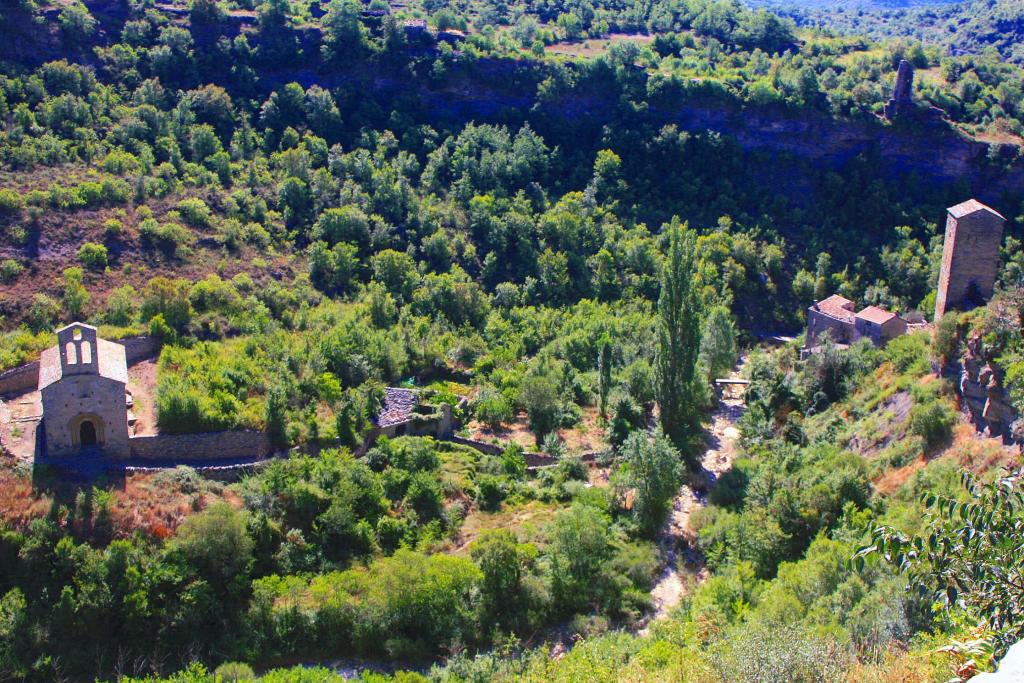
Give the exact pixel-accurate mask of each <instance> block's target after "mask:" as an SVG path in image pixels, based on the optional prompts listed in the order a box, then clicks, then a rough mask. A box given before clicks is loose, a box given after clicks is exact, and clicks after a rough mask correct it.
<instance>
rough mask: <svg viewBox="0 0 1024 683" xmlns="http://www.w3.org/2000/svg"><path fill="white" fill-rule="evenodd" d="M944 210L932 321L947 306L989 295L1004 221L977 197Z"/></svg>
mask: <svg viewBox="0 0 1024 683" xmlns="http://www.w3.org/2000/svg"><path fill="white" fill-rule="evenodd" d="M946 211H947V213H948V215H947V216H946V240H945V242H944V243H943V246H942V269H941V270H940V271H939V291H938V295H937V297H936V299H935V321H936V322H938V320H939V318H941V317H942V316H943V314H945V312H946V311H948V310H950V309H953V308H963V307H965V306H968V307H969V306H977V305H980V304H983V303H985V302H986V301H988V300H989V298H990V297H991V296H992V290H993V288H994V287H995V283H996V275H997V274H998V272H999V245H1000V244H1001V243H1002V241H1003V223H1005V222H1006V219H1005V218H1003V217H1002V216H1001V215H999V213H998V212H996V211H995V210H994V209H992V208H990V207H988V206H985V205H984V204H982V203H981V202H979V201H978V200H977V199H969V200H967V201H966V202H964V203H962V204H957V205H956V206H953V207H950V208H949V209H947V210H946Z"/></svg>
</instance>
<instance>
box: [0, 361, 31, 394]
mask: <svg viewBox="0 0 1024 683" xmlns="http://www.w3.org/2000/svg"><path fill="white" fill-rule="evenodd" d="M37 386H39V361H37V360H34V361H32V362H31V363H25V364H24V365H19V366H17V367H14V368H11V369H9V370H4V371H3V372H0V396H4V395H7V394H19V393H21V392H24V391H32V390H33V389H35V388H36V387H37Z"/></svg>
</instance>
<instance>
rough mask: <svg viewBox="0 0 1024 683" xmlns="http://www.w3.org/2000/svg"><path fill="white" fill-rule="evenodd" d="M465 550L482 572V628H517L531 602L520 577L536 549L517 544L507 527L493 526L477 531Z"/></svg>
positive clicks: (520, 624) (521, 625) (534, 555)
mask: <svg viewBox="0 0 1024 683" xmlns="http://www.w3.org/2000/svg"><path fill="white" fill-rule="evenodd" d="M469 552H470V555H471V556H472V558H473V561H474V562H476V565H477V566H478V567H479V568H480V571H481V572H482V573H483V581H482V582H481V605H480V607H481V610H482V612H483V620H482V621H483V624H484V626H485V628H487V630H490V628H492V627H495V626H497V627H498V628H501V629H506V630H517V629H519V628H521V627H523V626H525V624H524V623H523V622H524V617H525V616H526V615H527V614H528V612H529V610H530V607H531V605H530V599H529V595H528V593H527V592H526V590H525V588H524V586H523V578H524V575H525V574H526V572H527V569H528V566H529V564H530V563H531V562H532V561H533V559H534V558H535V557H536V554H537V550H536V548H535V547H534V546H533V545H531V544H520V543H518V542H517V541H516V537H515V535H514V534H513V533H512V532H511V531H509V530H508V529H494V530H490V531H485V532H484V533H483V534H481V535H480V537H479V538H478V539H477V540H476V541H474V542H473V544H472V546H470V550H469Z"/></svg>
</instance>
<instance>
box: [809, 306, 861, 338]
mask: <svg viewBox="0 0 1024 683" xmlns="http://www.w3.org/2000/svg"><path fill="white" fill-rule="evenodd" d="M854 310H855V309H854V305H853V302H852V301H850V300H849V299H847V298H846V297H842V296H839V295H838V294H833V295H832V296H830V297H828V298H827V299H822V300H821V301H816V302H815V303H813V304H812V305H811V307H810V308H808V309H807V337H806V346H807V348H811V347H813V346H817V344H818V337H819V336H821V335H822V334H824V333H825V332H828V333H829V337H831V338H832V341H834V342H836V343H837V344H849V343H850V342H851V341H853V334H854V330H855V328H854V325H853V318H854V315H855V313H854Z"/></svg>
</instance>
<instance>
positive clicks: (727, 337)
mask: <svg viewBox="0 0 1024 683" xmlns="http://www.w3.org/2000/svg"><path fill="white" fill-rule="evenodd" d="M735 363H736V328H735V326H734V325H733V322H732V314H731V313H730V312H729V309H728V308H726V307H725V306H714V307H713V308H712V309H711V310H710V311H709V312H708V316H707V318H705V319H704V325H703V330H702V331H701V335H700V365H701V367H702V368H703V369H704V372H706V373H707V375H706V379H707V380H708V381H709V382H710V381H712V380H714V379H715V378H716V377H722V376H723V375H724V374H725V373H727V372H729V370H731V369H732V366H733V365H734V364H735Z"/></svg>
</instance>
